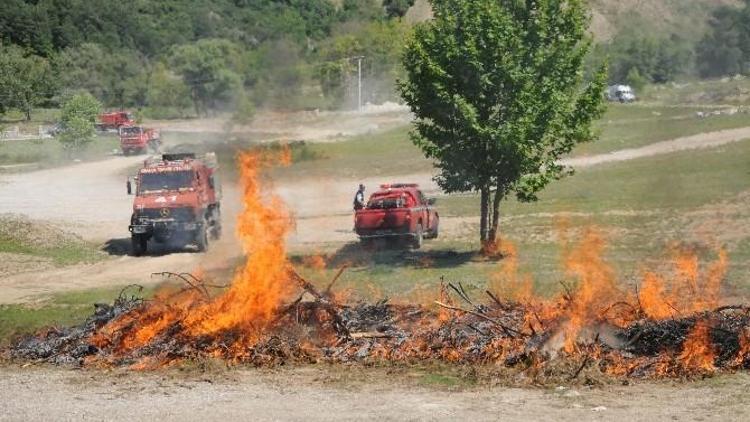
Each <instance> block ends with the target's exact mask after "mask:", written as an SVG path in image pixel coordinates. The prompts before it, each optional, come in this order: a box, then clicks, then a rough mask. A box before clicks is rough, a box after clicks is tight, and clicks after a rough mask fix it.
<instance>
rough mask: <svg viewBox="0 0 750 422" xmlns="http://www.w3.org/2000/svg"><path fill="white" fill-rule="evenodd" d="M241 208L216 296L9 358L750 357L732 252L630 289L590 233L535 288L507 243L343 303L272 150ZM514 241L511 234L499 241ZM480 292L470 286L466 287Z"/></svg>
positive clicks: (106, 323)
mask: <svg viewBox="0 0 750 422" xmlns="http://www.w3.org/2000/svg"><path fill="white" fill-rule="evenodd" d="M239 160H240V167H241V170H242V181H243V186H244V205H245V212H243V213H242V215H241V216H240V217H239V224H238V232H239V235H240V237H241V239H242V240H243V242H244V249H245V253H246V255H247V260H246V263H245V265H244V266H243V267H241V268H239V269H238V270H237V272H236V274H235V276H234V279H233V281H232V283H231V285H229V286H228V287H227V288H226V289H224V290H222V291H221V292H220V293H219V294H211V291H210V288H211V286H207V285H206V284H204V283H203V282H202V281H201V280H199V279H198V278H196V277H193V276H191V275H189V274H179V275H176V276H177V277H180V278H182V279H183V280H184V282H185V287H184V288H180V289H172V290H164V291H162V292H161V293H159V294H157V295H156V297H154V298H153V299H151V300H142V299H138V298H136V297H133V296H127V295H125V294H121V295H120V297H119V298H118V299H117V300H116V301H115V302H114V304H113V305H112V306H109V305H98V306H97V307H96V310H95V313H94V315H93V316H91V317H90V318H89V319H88V320H87V321H86V322H85V323H84V324H82V325H81V326H78V327H72V328H64V329H47V330H45V331H43V332H40V333H38V334H37V335H35V336H32V337H28V338H25V339H21V340H20V341H19V342H17V343H16V344H15V345H14V346H13V347H12V348H11V349H10V351H9V352H10V354H11V356H13V357H14V358H18V359H25V360H41V361H47V362H52V363H57V364H68V365H81V366H111V365H121V366H130V367H134V368H153V367H162V366H166V365H170V364H174V363H179V362H181V361H185V360H190V359H203V358H218V359H224V360H226V361H229V362H233V363H246V364H252V365H278V364H282V363H287V362H303V363H304V362H366V363H367V362H383V361H398V362H421V361H443V362H449V363H462V364H485V365H499V366H503V367H512V368H517V369H518V370H519V371H532V372H535V373H538V372H539V371H546V370H552V369H550V368H553V367H554V366H555V365H556V364H557V363H559V362H568V363H572V364H571V365H568V368H569V371H568V373H567V375H568V376H570V378H571V379H573V378H576V377H578V375H579V374H580V373H581V372H582V371H584V370H590V369H592V368H593V369H596V370H598V371H600V372H602V373H606V374H611V375H615V376H629V377H664V376H682V375H690V374H705V373H711V372H714V371H717V370H737V369H742V368H747V367H749V366H750V308H747V307H744V306H721V305H722V303H721V302H720V298H719V294H718V293H719V290H720V284H721V280H722V279H723V277H724V274H725V271H726V264H727V263H726V256H725V254H724V253H722V252H720V253H719V254H718V257H717V259H716V261H715V262H713V263H711V264H709V265H708V266H706V267H705V268H700V265H699V261H698V259H697V257H696V256H695V255H694V254H691V253H688V252H685V251H676V252H675V254H674V256H675V259H674V265H673V267H674V268H672V269H669V270H668V271H666V274H668V275H660V274H657V273H655V272H647V273H645V274H644V275H643V278H642V280H641V282H640V283H639V284H638V288H637V289H633V291H632V292H628V291H625V290H623V289H622V288H621V283H619V282H617V280H616V277H615V274H614V271H613V269H612V268H611V267H610V266H609V265H608V264H607V263H606V262H605V261H604V260H603V258H602V252H603V248H604V243H603V241H602V239H601V237H600V236H599V235H598V234H597V232H595V231H589V232H588V233H587V234H586V235H585V236H584V238H583V240H582V241H581V242H579V243H578V244H576V245H574V246H572V247H570V248H568V249H567V252H566V254H565V256H564V262H565V267H566V271H567V273H568V275H569V276H570V279H571V280H576V284H575V285H568V284H565V283H561V284H562V286H563V288H562V290H563V292H562V293H561V294H560V295H558V296H557V297H554V298H551V299H543V298H540V297H538V296H536V295H535V294H534V292H533V291H532V288H531V286H532V283H531V280H530V279H529V278H528V277H525V276H523V275H520V274H519V272H518V269H517V264H516V261H515V258H514V256H515V253H514V251H512V250H509V251H506V255H507V257H506V258H505V259H504V260H503V262H502V264H501V265H502V268H501V271H500V272H499V275H498V276H497V278H496V279H495V280H493V281H492V283H491V284H490V289H489V290H487V291H486V292H483V293H481V297H479V296H480V295H478V294H477V293H476V292H471V294H470V293H469V292H468V291H467V290H466V289H465V288H464V286H463V285H462V284H461V283H456V284H452V283H448V284H441V289H440V291H439V292H436V296H437V299H438V300H436V301H434V303H432V304H430V305H395V304H391V303H389V302H388V301H386V300H382V301H379V302H376V303H364V302H362V303H354V304H352V303H344V302H343V301H341V300H338V299H337V298H336V295H335V294H334V293H333V292H332V288H331V286H332V285H333V283H334V282H335V281H336V278H338V276H339V275H341V272H339V274H338V275H337V277H336V278H334V280H333V282H331V283H330V284H329V286H328V287H327V288H325V289H318V288H316V287H314V286H313V285H312V284H311V283H309V282H308V281H307V280H305V279H303V278H302V277H301V276H299V275H298V274H297V273H296V272H295V271H294V269H293V268H292V267H291V265H290V263H289V261H288V260H287V257H286V256H287V254H286V249H285V242H284V239H285V237H286V235H287V231H288V229H289V227H290V225H291V224H290V221H291V219H290V216H289V215H288V214H287V213H286V211H285V208H284V207H283V204H281V202H280V201H279V200H278V199H275V198H274V199H271V200H270V201H263V200H261V198H262V196H263V195H262V194H263V192H262V190H261V186H260V184H259V177H258V172H259V169H260V168H261V167H262V166H263V165H264V164H266V162H267V160H268V159H267V158H264V157H262V156H259V155H256V154H244V155H242V156H241V157H240V159H239ZM506 247H509V246H506ZM472 296H474V297H472Z"/></svg>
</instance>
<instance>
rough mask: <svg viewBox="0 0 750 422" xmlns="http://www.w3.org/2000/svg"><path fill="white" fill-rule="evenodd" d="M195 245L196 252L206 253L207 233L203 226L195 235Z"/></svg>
mask: <svg viewBox="0 0 750 422" xmlns="http://www.w3.org/2000/svg"><path fill="white" fill-rule="evenodd" d="M195 245H196V246H197V247H198V252H206V250H208V233H207V230H206V228H205V226H204V227H203V228H202V229H201V231H199V232H198V234H197V235H196V238H195Z"/></svg>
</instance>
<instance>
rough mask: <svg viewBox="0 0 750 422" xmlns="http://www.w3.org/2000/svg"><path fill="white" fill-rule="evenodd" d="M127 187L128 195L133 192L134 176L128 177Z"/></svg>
mask: <svg viewBox="0 0 750 422" xmlns="http://www.w3.org/2000/svg"><path fill="white" fill-rule="evenodd" d="M125 188H126V189H127V190H128V195H132V194H133V178H131V177H128V181H127V182H126V183H125Z"/></svg>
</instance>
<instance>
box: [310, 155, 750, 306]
mask: <svg viewBox="0 0 750 422" xmlns="http://www.w3.org/2000/svg"><path fill="white" fill-rule="evenodd" d="M748 162H750V141H745V142H743V143H738V144H735V145H731V146H727V147H724V148H721V149H715V150H710V151H691V152H682V153H677V154H673V155H665V156H661V157H654V158H649V159H643V160H637V161H632V162H626V163H621V164H617V165H613V166H602V167H599V168H594V169H590V170H586V171H582V172H580V173H579V174H578V175H576V176H574V177H571V178H569V179H567V180H565V181H562V182H559V183H557V184H555V185H553V186H551V187H550V189H549V190H547V191H546V192H545V193H544V195H543V196H542V198H541V200H540V201H539V202H538V203H535V204H518V203H509V204H507V205H505V206H504V208H503V215H504V216H505V218H504V219H503V222H502V229H503V235H504V237H505V238H506V239H510V240H511V241H512V242H514V243H516V244H517V246H518V250H519V255H520V263H521V268H522V269H523V270H524V271H527V272H528V273H530V274H532V275H533V276H534V278H535V281H536V285H537V287H538V288H539V289H540V290H541V291H542V292H546V293H551V292H553V291H557V289H558V287H559V286H558V285H557V282H558V280H560V279H563V278H564V277H565V276H564V273H563V271H562V269H561V265H560V255H561V252H562V247H561V245H560V243H559V241H558V240H557V234H558V233H559V227H560V224H561V222H563V221H565V224H566V225H568V226H569V227H570V230H571V231H572V233H573V237H576V236H577V235H576V233H580V230H581V229H583V228H586V227H590V226H596V227H599V228H600V229H601V230H602V232H603V233H604V235H605V238H606V239H607V243H608V247H607V250H606V256H607V258H608V259H609V260H610V262H611V263H612V265H614V267H615V268H616V269H617V270H618V274H619V275H620V276H621V278H622V279H623V280H625V279H632V278H633V277H636V278H637V277H638V276H639V274H640V271H641V270H643V269H644V268H646V267H649V266H653V265H656V264H659V263H661V262H663V261H664V260H665V259H667V257H666V255H665V250H666V249H667V248H668V247H669V245H670V244H672V243H673V242H688V243H690V244H691V245H693V246H694V247H696V248H698V251H699V255H700V256H701V258H704V259H707V260H710V259H714V258H715V250H716V247H717V245H716V242H714V241H712V240H711V239H710V236H709V237H708V238H703V237H701V236H700V235H697V234H696V233H695V228H696V227H701V224H702V223H703V221H702V220H701V218H699V217H690V216H689V215H690V214H689V212H691V211H694V210H698V209H701V207H710V206H712V204H716V203H717V202H719V201H722V200H727V199H730V200H731V199H732V198H736V197H737V194H738V193H740V192H745V191H748V190H750V168H749V167H748V165H747V163H748ZM439 206H440V207H441V210H442V212H443V214H444V215H446V214H449V215H452V216H461V217H464V216H468V217H472V218H469V219H467V220H466V222H465V223H464V224H468V226H467V227H466V230H465V234H460V235H458V236H456V237H453V238H448V239H446V238H442V239H439V240H437V241H430V242H428V243H427V247H426V249H425V250H424V251H423V252H421V253H419V254H410V253H404V252H394V251H383V252H378V253H376V254H375V255H374V256H372V257H369V256H367V257H364V258H363V257H362V256H361V255H358V254H357V253H356V252H352V251H353V250H354V249H353V248H352V247H344V248H341V249H339V250H336V251H333V253H332V257H333V259H332V262H333V265H332V266H333V267H334V268H335V267H337V266H339V265H341V264H342V263H344V262H346V261H347V260H351V259H353V260H355V262H356V261H357V260H360V262H358V264H357V265H355V266H354V268H353V269H352V270H350V271H348V272H347V273H345V275H344V277H342V279H341V282H340V283H339V284H340V287H345V288H352V289H354V290H355V291H358V292H359V293H361V294H363V295H370V294H372V292H373V291H374V292H376V293H379V294H383V295H390V296H392V295H401V294H403V293H404V292H406V293H408V294H412V295H419V294H422V293H423V289H421V288H419V287H418V286H420V285H431V286H433V289H432V291H433V292H434V286H435V284H436V283H437V282H438V281H439V279H440V277H441V276H445V278H446V279H448V280H458V281H462V282H464V283H466V284H468V285H470V286H473V288H475V289H477V292H478V294H480V293H481V290H483V289H484V288H485V287H486V280H488V278H489V277H490V276H491V274H493V273H496V272H498V271H499V265H500V263H494V262H485V261H481V260H477V259H476V258H475V257H474V256H473V254H472V253H471V251H473V250H474V249H475V248H476V239H475V236H476V232H477V227H476V223H475V221H476V219H475V218H474V216H476V215H477V210H478V203H477V200H476V198H474V197H450V198H442V199H441V200H440V203H439ZM561 212H566V213H569V214H567V215H564V214H560V213H561ZM717 212H718V211H717ZM730 218H731V217H730ZM717 229H718V232H722V230H721V229H722V228H721V227H717ZM745 236H747V235H745ZM723 246H725V247H726V248H727V251H728V252H729V254H730V260H731V262H732V267H730V268H731V271H730V273H729V277H728V281H729V283H730V284H731V285H732V286H735V287H737V288H739V289H741V290H742V291H747V290H748V289H750V283H749V282H748V280H750V268H748V264H750V239H748V238H745V239H744V240H740V241H732V242H729V243H725V244H723ZM333 271H334V270H333V269H331V270H328V271H325V272H323V273H319V272H317V271H314V270H311V269H308V275H310V276H311V277H313V278H317V279H318V280H321V282H322V280H326V279H330V277H332V275H333ZM415 286H417V287H415Z"/></svg>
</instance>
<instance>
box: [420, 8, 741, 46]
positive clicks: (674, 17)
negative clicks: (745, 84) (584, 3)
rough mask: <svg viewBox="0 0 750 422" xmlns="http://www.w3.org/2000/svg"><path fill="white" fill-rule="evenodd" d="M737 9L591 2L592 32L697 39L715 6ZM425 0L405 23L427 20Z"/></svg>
mask: <svg viewBox="0 0 750 422" xmlns="http://www.w3.org/2000/svg"><path fill="white" fill-rule="evenodd" d="M726 4H729V5H732V4H734V5H739V4H740V1H739V0H591V5H592V8H593V21H592V25H591V26H592V28H591V29H592V30H593V31H594V35H595V36H596V37H597V39H599V40H601V41H606V40H609V39H611V38H612V37H613V36H614V35H615V34H617V33H618V32H619V31H623V30H628V29H634V30H638V31H653V32H656V33H662V34H669V33H678V34H680V35H681V36H682V37H684V38H687V39H693V40H696V39H699V38H700V37H701V36H702V35H703V32H704V30H705V27H706V19H707V18H708V16H709V15H710V14H711V11H712V10H713V9H714V8H715V7H716V6H719V5H726ZM429 17H430V6H429V4H428V2H427V0H417V1H416V3H415V4H414V6H413V7H412V9H411V10H409V13H408V14H407V19H408V20H410V21H412V22H413V21H420V20H425V19H429Z"/></svg>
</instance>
